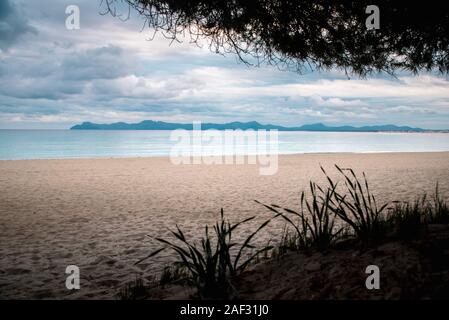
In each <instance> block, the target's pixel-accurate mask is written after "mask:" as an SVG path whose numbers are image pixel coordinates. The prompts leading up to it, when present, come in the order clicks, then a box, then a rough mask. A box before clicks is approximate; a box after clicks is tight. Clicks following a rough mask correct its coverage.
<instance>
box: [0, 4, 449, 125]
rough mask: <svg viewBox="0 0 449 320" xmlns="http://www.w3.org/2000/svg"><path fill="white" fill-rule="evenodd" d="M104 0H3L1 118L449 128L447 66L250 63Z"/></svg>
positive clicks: (2, 121) (19, 121)
mask: <svg viewBox="0 0 449 320" xmlns="http://www.w3.org/2000/svg"><path fill="white" fill-rule="evenodd" d="M100 3H101V1H100V0H80V1H76V0H70V1H65V0H41V1H33V0H1V1H0V128H2V129H13V128H17V129H66V128H69V127H70V126H72V125H74V124H77V123H81V122H84V121H91V122H97V123H111V122H118V121H125V122H140V121H142V120H149V119H151V120H161V121H170V122H183V123H190V122H192V121H202V122H216V123H224V122H232V121H258V122H260V123H272V124H280V125H290V126H294V125H295V126H296V125H302V124H311V123H318V122H320V123H324V124H327V125H354V126H362V125H373V124H396V125H409V126H413V127H421V128H428V129H449V78H448V76H444V75H439V74H437V73H421V74H420V75H418V76H414V75H411V74H407V73H403V72H402V73H401V72H400V73H398V74H397V76H396V77H391V76H388V75H385V74H380V75H373V76H370V77H369V78H366V79H361V78H358V77H356V76H350V77H349V78H348V76H347V75H345V74H344V72H342V71H339V70H331V71H327V72H317V71H314V72H313V71H307V72H304V73H302V74H299V73H296V72H293V71H285V70H278V69H277V68H276V67H272V66H262V67H249V66H247V65H245V64H242V63H241V62H239V61H238V59H237V58H236V57H235V56H233V55H232V54H228V55H226V56H222V55H219V54H216V53H213V52H211V51H210V50H209V49H208V46H207V41H204V42H203V46H202V47H199V46H197V45H195V44H191V43H189V38H188V36H187V38H186V39H185V41H183V42H181V43H178V42H173V43H172V41H171V40H169V39H166V38H164V37H163V36H162V35H161V34H156V36H155V38H154V39H151V38H152V36H153V32H152V30H150V29H149V28H148V27H146V26H145V22H144V20H143V19H142V17H140V16H138V15H137V13H135V12H131V15H130V17H129V19H127V20H126V21H123V20H125V19H120V18H119V17H113V16H111V15H102V14H101V13H102V12H103V11H104V7H101V6H100ZM69 5H77V6H78V7H79V9H80V29H78V30H68V29H67V28H66V19H67V17H68V16H69V15H68V14H66V13H65V11H66V7H67V6H69ZM119 12H121V13H123V16H122V17H125V16H127V13H128V9H127V8H123V7H121V8H119Z"/></svg>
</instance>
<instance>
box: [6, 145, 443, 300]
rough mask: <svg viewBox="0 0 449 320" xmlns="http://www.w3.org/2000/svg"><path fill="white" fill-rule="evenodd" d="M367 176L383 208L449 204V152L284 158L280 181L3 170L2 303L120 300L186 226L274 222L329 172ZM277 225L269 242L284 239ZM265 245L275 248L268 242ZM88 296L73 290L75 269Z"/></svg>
mask: <svg viewBox="0 0 449 320" xmlns="http://www.w3.org/2000/svg"><path fill="white" fill-rule="evenodd" d="M335 163H337V164H339V165H341V166H344V167H352V168H353V169H355V170H357V171H362V170H363V171H365V172H366V174H367V175H368V178H369V181H370V183H371V188H372V190H373V191H374V193H375V194H376V195H377V197H378V198H379V199H382V200H383V201H387V200H388V201H392V200H413V199H414V197H415V196H416V195H418V194H422V193H424V192H427V193H433V191H434V188H435V183H436V182H437V181H438V182H439V184H440V190H441V194H442V195H443V196H444V197H445V198H446V199H447V198H449V153H448V152H441V153H388V154H387V153H385V154H310V155H288V156H281V157H280V159H279V171H278V173H277V174H276V175H273V176H261V175H259V167H258V166H256V165H212V166H207V165H178V166H176V165H173V164H172V163H171V162H170V161H169V159H168V158H130V159H77V160H23V161H0V298H69V299H70V298H92V297H95V298H114V295H115V294H116V293H117V290H118V288H120V287H121V286H122V285H123V284H124V283H126V282H128V281H130V280H133V279H134V278H135V277H136V276H140V275H144V276H151V275H153V274H154V272H155V271H157V270H159V269H160V268H161V267H162V265H163V263H164V262H165V261H166V257H164V256H160V257H158V258H157V259H155V260H153V261H148V262H147V263H144V264H141V265H139V266H137V267H136V266H134V265H133V264H134V262H135V261H137V260H138V259H140V258H142V257H143V256H145V255H146V254H148V253H149V252H150V251H151V250H153V249H154V248H156V244H155V243H154V242H153V241H152V240H151V239H150V238H149V237H147V236H146V235H148V234H150V235H152V236H164V235H167V234H168V228H169V227H173V226H174V225H175V224H176V223H177V224H179V225H181V226H182V227H183V228H184V230H186V231H187V234H188V235H192V236H194V235H197V234H198V233H199V232H202V229H200V227H202V226H203V225H204V224H206V223H212V222H214V221H215V219H216V218H217V217H218V215H219V209H220V208H221V207H223V208H224V210H225V214H226V216H227V217H228V218H229V219H231V220H232V221H237V220H240V219H242V218H244V217H248V216H251V215H258V216H259V217H260V219H265V218H266V217H268V216H270V213H269V212H267V210H265V209H264V208H262V207H261V206H260V205H257V204H256V203H254V201H253V200H254V199H257V200H259V201H261V202H265V203H276V204H279V205H283V206H289V207H297V205H298V201H299V193H300V191H301V190H302V189H306V188H307V185H308V182H309V180H310V179H313V180H316V181H318V182H324V176H323V174H322V173H321V171H320V168H319V165H320V164H321V165H323V166H324V167H325V168H326V169H328V171H329V172H331V173H332V174H334V173H335V171H334V170H332V166H333V164H335ZM282 227H283V224H282V225H281V222H279V223H275V224H273V226H272V227H271V229H270V230H269V231H270V232H269V233H267V235H266V237H267V238H268V237H279V233H280V230H281V229H282ZM267 238H266V239H259V241H266V240H268V239H267ZM69 264H75V265H78V266H79V267H80V270H81V289H80V290H78V291H68V290H67V289H66V288H65V277H66V275H65V273H64V271H65V267H66V266H67V265H69Z"/></svg>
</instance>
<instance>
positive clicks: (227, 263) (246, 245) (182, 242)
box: [136, 209, 275, 299]
mask: <svg viewBox="0 0 449 320" xmlns="http://www.w3.org/2000/svg"><path fill="white" fill-rule="evenodd" d="M254 218H255V216H253V217H250V218H248V219H245V220H242V221H240V222H238V223H235V224H231V223H230V222H229V221H227V220H225V218H224V214H223V209H221V219H220V221H217V222H216V224H215V225H214V227H213V230H214V235H213V236H211V235H210V232H209V227H208V226H206V227H205V233H204V236H203V238H202V239H201V240H200V245H199V246H198V245H197V243H195V242H193V241H191V240H188V239H187V238H186V237H185V235H184V233H183V231H182V230H181V229H180V228H179V227H178V226H176V231H171V233H172V236H173V238H174V239H173V240H167V239H162V238H155V239H156V240H157V241H158V242H160V243H162V244H163V245H164V247H162V248H160V249H158V250H156V251H154V252H153V253H151V254H150V255H148V256H147V257H145V258H144V259H141V260H139V261H138V262H137V263H140V262H142V261H144V260H146V259H149V258H151V257H154V256H155V255H157V254H159V253H160V252H162V251H164V250H166V249H170V250H172V251H174V252H175V253H176V255H177V256H178V258H179V260H178V261H177V262H176V264H177V265H178V266H180V267H182V268H185V272H186V277H185V279H186V280H187V281H189V282H190V283H191V284H193V285H194V286H195V287H196V288H197V289H198V294H199V297H200V298H201V299H228V298H232V297H235V296H236V292H235V289H234V287H233V286H232V284H231V281H230V280H231V277H233V276H235V275H237V274H238V273H240V272H242V271H244V270H245V269H246V268H247V267H248V266H249V265H250V264H251V263H252V262H254V261H255V260H256V259H257V258H258V257H259V255H260V254H263V253H264V252H266V251H269V250H271V249H272V248H273V247H272V246H264V247H261V248H255V247H254V246H253V245H252V244H251V241H252V240H253V239H254V237H255V236H256V235H257V234H258V233H259V232H260V231H261V230H263V229H264V228H265V227H266V226H267V225H268V224H269V222H270V221H271V220H272V219H273V218H275V217H273V218H271V219H268V220H266V221H265V222H264V223H262V224H261V225H260V226H259V227H258V228H257V229H256V230H255V231H254V232H252V233H251V234H250V235H249V236H248V237H247V238H246V239H245V240H244V241H243V243H242V244H240V245H239V244H237V243H235V242H233V241H232V235H233V232H234V231H235V230H236V229H237V228H238V227H239V226H241V225H242V224H245V223H247V222H249V221H251V220H253V219H254ZM233 251H234V252H236V254H235V255H233V254H232V252H233ZM248 251H251V253H249V254H245V253H248ZM137 263H136V264H137Z"/></svg>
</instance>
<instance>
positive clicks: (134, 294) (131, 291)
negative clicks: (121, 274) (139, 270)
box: [118, 278, 148, 300]
mask: <svg viewBox="0 0 449 320" xmlns="http://www.w3.org/2000/svg"><path fill="white" fill-rule="evenodd" d="M147 295H148V288H147V287H146V286H145V284H144V282H143V280H142V279H141V278H136V279H135V280H134V281H133V282H130V283H128V284H126V286H125V287H124V288H123V289H121V290H120V292H119V293H118V297H119V299H120V300H142V299H145V298H146V297H147Z"/></svg>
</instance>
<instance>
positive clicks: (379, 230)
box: [321, 165, 389, 244]
mask: <svg viewBox="0 0 449 320" xmlns="http://www.w3.org/2000/svg"><path fill="white" fill-rule="evenodd" d="M335 167H336V168H337V170H338V172H339V173H340V174H341V175H342V177H343V183H344V186H345V193H344V194H340V193H338V192H334V193H333V195H334V197H335V202H336V203H338V205H335V203H332V202H330V203H331V205H330V210H332V211H333V212H334V213H335V214H336V215H337V216H338V217H339V218H340V219H341V220H343V221H344V222H345V223H347V224H348V225H349V226H350V228H351V229H352V231H353V232H354V234H355V236H356V237H357V239H359V240H360V241H361V242H362V243H363V244H371V243H377V242H378V241H381V240H382V239H383V238H384V237H385V235H386V233H387V231H388V227H389V224H388V221H387V218H386V214H384V211H385V208H386V207H387V206H388V202H387V203H384V204H383V205H381V206H380V207H379V206H378V205H377V201H376V198H375V197H374V195H373V194H372V193H371V191H370V188H369V184H368V180H367V178H366V176H365V173H363V180H362V181H361V180H360V179H359V177H358V176H357V175H356V174H355V172H354V170H352V169H342V168H340V167H339V166H337V165H335ZM321 170H322V171H323V173H324V174H325V175H326V178H327V180H328V182H329V184H330V186H331V188H332V189H336V187H337V184H336V183H334V181H333V180H332V179H331V178H330V177H329V176H328V175H327V173H326V171H325V170H324V169H323V168H322V167H321Z"/></svg>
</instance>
